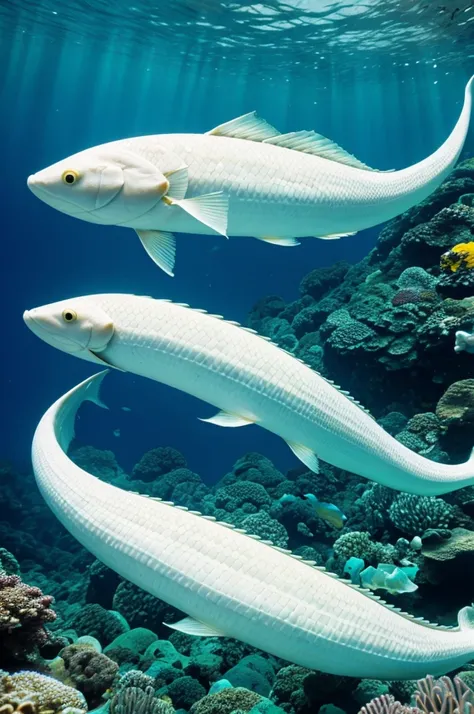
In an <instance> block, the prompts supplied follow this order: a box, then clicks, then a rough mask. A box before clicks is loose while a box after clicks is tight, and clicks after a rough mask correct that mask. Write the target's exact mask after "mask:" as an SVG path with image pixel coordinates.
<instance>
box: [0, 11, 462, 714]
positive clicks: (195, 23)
mask: <svg viewBox="0 0 474 714" xmlns="http://www.w3.org/2000/svg"><path fill="white" fill-rule="evenodd" d="M473 17H474V10H473V7H472V4H471V3H467V2H456V3H454V2H445V3H438V2H432V3H422V2H421V3H416V2H391V1H389V0H387V2H384V3H382V2H379V1H378V0H371V1H370V2H366V3H359V2H353V3H339V2H335V3H334V2H325V1H324V0H301V1H296V0H295V2H287V3H280V2H277V1H276V0H271V1H270V2H264V3H252V2H218V1H217V0H176V2H173V3H167V4H164V3H153V2H150V1H145V0H143V1H141V2H136V3H125V2H114V3H112V2H108V1H107V0H104V1H103V2H98V1H96V2H91V3H88V4H87V5H86V4H84V3H82V2H80V1H79V0H68V1H67V2H64V3H60V4H59V3H57V2H54V0H42V1H41V2H39V1H34V2H31V1H29V0H28V1H26V0H18V2H4V3H0V28H1V33H2V43H1V45H0V56H1V58H2V65H1V66H2V67H3V68H4V71H2V77H1V80H0V82H1V83H0V96H1V106H2V112H1V115H0V125H1V127H2V136H3V138H4V142H3V144H4V146H3V158H4V170H3V171H2V172H1V176H0V182H1V185H2V195H3V197H4V201H3V219H4V225H3V236H4V238H3V240H4V257H3V260H2V264H3V267H4V270H3V275H2V285H1V288H2V290H3V297H4V299H3V305H4V311H3V313H4V315H3V316H4V320H5V323H4V335H3V337H4V339H3V340H2V343H3V344H4V345H5V346H6V349H5V354H4V356H3V359H4V365H5V366H4V375H3V383H2V387H3V389H4V392H5V398H4V400H3V412H4V413H3V415H2V419H3V421H2V430H1V432H2V433H1V435H0V438H1V444H2V446H1V448H2V453H3V456H4V461H3V463H2V466H1V469H0V481H1V488H0V546H1V548H0V666H1V667H2V668H3V670H4V671H2V672H1V677H0V712H1V713H2V714H14V712H18V713H19V712H22V713H23V714H36V713H37V714H46V713H47V714H51V713H52V712H58V714H59V713H60V712H62V713H63V714H72V713H73V712H74V713H76V714H79V713H80V712H85V711H87V710H88V709H89V710H94V709H95V710H99V711H105V710H110V711H111V712H112V714H138V713H139V712H140V713H141V714H145V713H148V712H150V713H153V714H154V713H158V712H160V714H162V713H164V714H172V713H173V712H174V711H180V712H190V713H191V714H214V713H215V714H231V713H232V712H239V713H240V712H252V713H253V714H256V713H257V712H269V714H281V713H282V712H287V713H288V714H312V713H313V712H321V714H344V713H346V714H352V713H355V712H357V711H362V712H363V713H364V714H366V713H367V712H368V713H369V714H374V713H375V712H380V711H384V712H387V711H391V712H392V711H393V712H397V713H399V712H401V711H402V710H403V711H404V712H407V714H408V711H412V712H417V711H419V710H421V711H423V712H426V713H427V714H428V713H435V712H438V711H443V706H444V707H446V706H448V704H447V703H448V702H449V707H450V708H451V709H452V710H454V711H458V712H467V711H470V710H471V708H472V705H473V703H474V701H473V697H474V694H473V693H472V690H471V689H469V688H470V687H473V688H474V677H473V674H472V668H471V667H469V666H467V667H466V669H464V671H457V672H451V673H449V674H450V675H451V679H447V678H443V679H442V680H440V681H438V682H434V681H433V680H432V679H429V678H428V679H427V680H425V681H421V682H418V683H416V682H381V681H376V680H357V679H352V678H346V677H336V676H332V675H327V674H323V673H320V672H313V671H311V670H307V669H305V668H303V667H299V666H295V665H291V664H289V663H288V662H285V661H283V660H279V659H277V658H275V657H273V656H270V655H268V654H265V653H263V652H260V651H257V650H255V649H253V648H251V647H250V646H248V645H245V644H244V643H241V642H237V641H235V640H230V639H227V638H222V639H212V638H196V639H194V638H191V637H190V636H188V635H184V634H182V633H180V632H173V633H172V634H170V630H169V629H167V628H165V627H164V626H163V622H173V621H177V620H179V618H180V615H181V616H182V613H179V612H177V611H174V610H173V608H171V607H170V606H168V605H167V604H166V603H164V602H162V601H160V600H157V599H156V598H154V597H152V596H150V595H148V594H147V593H145V592H144V591H142V590H140V589H139V588H137V587H136V586H135V585H132V584H131V583H128V582H127V581H125V580H124V579H122V578H121V577H120V576H118V575H117V574H116V573H114V572H113V571H111V570H110V569H108V568H106V567H105V566H104V565H102V564H101V563H100V562H99V561H97V560H94V559H93V558H92V556H91V555H90V554H89V553H88V552H87V551H85V550H84V549H83V548H82V547H81V546H80V545H79V544H78V543H77V541H75V540H74V539H73V538H72V537H71V536H70V535H69V534H68V533H67V532H66V531H65V530H64V529H63V528H62V527H61V526H60V525H59V523H58V522H57V521H56V520H55V519H54V517H53V515H52V514H51V512H50V511H49V510H48V508H47V507H46V505H45V504H44V502H43V500H42V499H41V496H40V494H39V492H38V491H37V490H36V486H35V483H34V479H33V476H32V475H31V468H30V466H29V463H28V462H29V448H30V437H31V433H32V431H33V429H34V426H35V424H36V423H37V421H38V418H39V416H40V414H41V413H42V412H43V411H44V410H45V409H46V407H47V406H49V404H50V403H51V402H52V401H53V399H54V398H56V397H57V396H59V394H60V393H61V392H62V391H65V389H66V388H69V387H70V386H71V384H72V383H73V382H74V379H75V378H77V380H76V381H78V380H79V378H82V377H83V376H84V375H85V374H88V373H89V372H88V371H84V369H83V368H82V367H81V366H80V364H79V363H78V364H77V365H76V366H74V365H75V364H76V363H75V362H73V361H69V360H67V358H66V360H67V361H64V358H62V357H61V356H60V355H59V354H58V355H56V353H54V352H53V351H51V350H50V349H49V348H47V347H44V348H43V346H42V345H41V346H40V344H39V343H37V342H33V340H31V339H30V336H29V335H26V336H25V331H24V330H23V326H22V325H21V324H20V323H21V319H20V318H21V312H22V310H23V309H24V308H25V306H28V305H32V304H40V303H42V302H43V303H45V302H48V301H50V300H51V299H52V298H54V299H59V298H61V297H63V295H65V294H74V293H76V294H83V293H86V292H94V291H96V292H98V291H104V290H117V289H119V290H122V291H124V292H125V291H130V292H136V293H144V294H153V295H156V296H160V297H163V296H166V297H172V298H174V299H175V300H187V301H188V302H190V303H191V304H192V305H195V306H197V307H207V308H209V309H210V310H215V312H218V313H222V314H224V315H225V316H226V317H228V318H236V319H239V320H240V321H241V322H243V323H245V324H247V325H248V326H249V327H252V328H253V329H256V330H257V331H258V332H259V333H260V334H263V335H266V336H268V337H270V338H271V339H272V340H274V341H275V342H276V343H277V344H279V345H281V346H282V347H284V349H286V350H288V351H289V352H291V353H292V354H294V355H295V356H296V357H298V358H300V359H302V360H304V361H305V362H306V363H307V364H308V365H309V366H311V367H312V368H313V369H316V370H317V371H319V372H321V373H322V374H323V375H324V376H325V377H327V378H328V379H332V380H334V381H336V382H337V383H338V384H341V385H342V387H343V388H344V389H347V390H348V391H349V392H350V393H351V394H352V396H354V397H355V398H357V399H359V400H360V401H361V403H362V404H363V405H364V406H365V407H367V408H368V409H370V410H371V412H372V414H373V415H374V417H375V418H376V419H377V421H378V422H379V423H380V424H381V425H382V426H383V427H384V428H385V429H386V430H387V431H388V432H389V433H390V434H392V435H393V436H394V437H396V438H397V439H398V440H399V441H400V442H401V443H403V444H404V445H406V446H408V447H409V448H410V449H412V450H414V451H416V452H417V453H420V454H422V455H424V456H426V457H427V458H428V459H432V460H433V461H438V462H442V463H461V462H463V461H465V460H466V459H467V457H468V455H469V452H470V450H471V448H472V446H473V433H474V428H473V427H474V370H473V364H474V363H473V361H472V354H471V352H472V351H473V349H474V348H472V344H473V342H470V341H469V340H470V338H471V336H472V335H473V333H474V269H473V267H472V255H473V253H474V251H473V250H472V246H473V244H474V208H473V207H472V204H473V201H472V196H474V163H473V162H472V161H471V160H469V158H467V160H466V161H464V162H462V163H461V164H459V165H458V167H457V168H456V169H455V170H454V171H453V172H452V173H451V174H450V176H449V177H448V178H447V180H446V181H445V182H444V184H443V185H442V186H441V187H440V188H439V189H438V190H437V191H436V192H435V193H434V194H432V195H431V196H430V197H429V198H428V199H427V200H425V201H424V202H423V203H421V204H420V205H418V206H416V207H414V208H412V209H410V210H409V211H408V212H407V213H405V214H403V215H402V216H400V217H398V218H396V219H395V220H394V221H392V222H391V223H390V224H388V225H387V226H386V227H384V228H383V230H382V231H381V232H380V235H377V234H378V233H379V231H378V230H376V231H374V230H373V231H371V232H369V233H366V234H362V235H358V236H355V237H352V238H348V239H346V240H344V241H333V242H331V243H330V244H329V243H327V242H325V243H324V244H322V243H319V244H318V243H316V242H307V243H305V245H303V246H301V247H299V248H292V249H291V255H289V254H288V253H290V251H285V252H283V250H282V249H280V248H275V249H272V248H271V247H270V246H266V245H260V244H257V243H256V242H253V241H251V242H249V243H245V245H244V244H242V243H240V242H239V241H229V243H230V245H229V246H226V245H224V242H225V239H220V238H219V239H218V238H212V239H205V241H206V242H205V243H202V244H201V243H199V245H195V246H193V245H192V244H191V243H192V242H191V241H188V242H186V244H185V243H184V241H183V244H182V246H181V248H182V252H183V254H184V255H183V257H182V259H181V264H180V271H181V272H182V275H181V276H179V277H177V278H176V279H175V280H176V282H175V284H173V285H171V284H170V283H169V282H166V280H167V279H166V278H165V277H164V276H163V277H162V276H161V275H159V276H157V275H156V273H155V271H154V269H153V266H152V265H148V264H147V261H146V258H145V257H143V256H141V255H138V252H139V251H135V249H134V246H132V245H128V244H129V243H132V241H125V240H122V237H121V234H120V232H119V231H118V229H117V230H116V231H115V233H113V234H112V235H110V236H109V235H107V234H106V230H105V229H102V228H101V227H100V226H99V227H95V226H91V227H88V226H87V225H82V226H78V225H76V224H75V222H74V221H73V220H72V219H69V218H67V217H62V216H60V215H59V214H57V215H55V214H54V213H53V212H50V211H49V209H47V208H46V207H45V208H43V207H42V206H41V205H40V204H39V202H38V205H37V204H36V202H35V201H34V199H33V198H32V197H30V196H28V195H27V194H26V191H25V189H24V181H25V178H26V176H27V175H28V174H30V173H32V172H33V171H35V170H36V169H37V168H38V167H40V166H42V165H47V164H50V163H52V162H53V161H55V160H57V159H59V158H60V157H61V156H63V155H64V156H66V155H70V154H71V153H72V152H73V151H76V150H80V149H82V148H85V147H87V146H91V145H94V144H98V143H100V142H102V141H108V140H110V139H114V138H121V137H123V136H129V135H130V136H131V135H133V134H146V133H150V134H151V133H157V132H158V131H170V132H171V131H173V132H174V131H206V130H208V129H210V128H212V126H215V125H216V124H218V123H219V122H221V121H226V120H228V119H230V118H232V117H234V116H238V115H239V114H243V113H244V112H246V111H249V110H251V109H254V108H257V109H258V110H259V113H261V114H262V116H264V117H265V118H268V119H269V120H271V121H272V122H274V123H275V125H278V126H279V128H281V129H282V130H283V131H285V130H286V131H292V130H295V129H300V128H304V129H312V128H314V129H316V130H317V131H322V132H323V133H324V134H325V135H327V136H330V137H331V138H332V139H334V140H337V141H338V142H340V143H341V144H342V145H343V146H344V147H345V148H348V149H350V150H351V151H353V152H354V153H355V154H356V155H357V156H358V157H360V158H362V159H363V160H364V161H367V163H368V164H370V165H374V166H377V167H379V168H385V169H389V168H393V167H396V168H402V167H403V166H406V165H409V164H410V163H414V161H416V160H419V159H421V158H422V157H424V156H425V155H428V154H429V153H430V151H432V150H433V148H435V147H436V146H438V145H439V144H440V143H441V142H442V140H443V139H444V138H445V137H446V136H447V135H448V133H449V131H450V129H451V128H452V125H453V123H454V121H455V118H456V117H457V115H458V113H459V108H460V106H459V102H460V97H461V90H462V87H463V86H464V84H465V80H466V79H467V78H468V76H469V74H471V73H472V56H473V55H474V52H473V44H472V18H473ZM469 156H470V149H469V144H467V146H466V149H465V152H464V156H463V158H466V157H469ZM111 230H112V229H111ZM114 230H115V229H114ZM103 232H105V234H104V235H102V234H103ZM224 248H226V251H228V255H225V252H226V251H224ZM297 251H299V252H297ZM282 253H283V254H282ZM298 286H299V287H298ZM252 305H253V307H252ZM455 343H456V344H457V345H458V347H459V350H458V351H457V352H456V353H455V352H454V346H455ZM86 369H87V367H86ZM114 384H115V385H116V386H115V387H114V390H112V388H110V390H109V391H110V397H111V399H110V403H111V407H112V408H111V411H110V414H107V415H105V416H102V417H101V418H99V417H97V416H96V415H94V414H93V412H92V411H90V412H89V411H87V412H86V410H84V414H83V418H82V419H80V420H79V424H78V439H77V441H76V442H74V443H73V445H72V448H71V451H70V456H71V458H72V459H73V460H74V461H75V462H76V463H77V464H78V465H80V466H81V467H82V468H84V469H85V470H88V471H90V472H91V473H93V474H95V475H97V476H98V477H99V478H101V479H103V480H105V481H107V482H108V483H112V484H114V485H116V486H119V487H120V488H122V489H126V490H131V491H138V492H140V493H144V494H149V495H151V496H154V497H159V498H162V499H165V500H172V501H174V502H175V503H176V504H178V505H182V506H186V507H188V508H190V509H195V510H199V511H201V512H202V513H204V514H206V515H210V516H214V517H215V518H217V519H218V520H222V521H225V522H227V523H231V524H234V525H235V526H237V527H239V528H243V529H245V530H247V531H248V532H250V533H253V534H256V535H259V536H260V537H261V538H263V539H265V540H267V539H268V540H271V541H273V543H275V545H277V546H279V547H281V548H288V549H291V550H292V551H293V552H294V553H295V554H297V555H300V556H302V557H303V558H305V559H308V560H312V561H315V563H316V564H317V565H319V566H325V567H326V568H327V569H328V570H329V571H330V572H334V573H336V574H337V575H339V576H341V577H346V578H348V573H347V571H346V574H345V566H346V564H347V562H348V561H349V560H350V559H351V558H355V559H359V560H363V563H364V567H366V568H368V567H372V568H374V569H378V568H379V566H384V565H385V566H392V567H395V568H399V569H401V568H405V569H409V571H410V572H411V573H412V574H413V573H414V576H412V577H414V580H415V583H416V585H417V589H416V590H414V591H412V592H398V593H397V592H388V591H387V590H386V589H385V590H380V591H378V592H379V594H381V595H382V596H383V597H384V599H386V600H387V602H390V603H392V604H394V605H396V606H398V607H400V608H401V609H402V610H406V611H409V612H411V613H413V614H414V615H416V616H422V617H426V618H428V619H429V620H431V621H436V622H439V623H441V624H445V625H454V624H455V622H456V614H457V611H458V610H459V609H460V608H461V607H463V606H464V605H466V604H469V603H470V602H471V601H472V600H473V599H474V597H473V595H474V582H473V577H472V572H473V564H474V493H473V489H472V487H468V488H465V489H462V490H460V491H458V492H456V493H454V494H451V495H449V496H446V497H443V498H429V497H420V496H415V495H412V494H403V493H398V492H395V491H391V490H390V489H387V488H385V487H383V486H380V485H379V484H373V483H370V482H369V483H368V482H367V481H365V480H363V479H361V478H359V477H356V476H354V475H352V474H350V473H347V472H342V471H340V470H338V469H335V468H333V467H330V466H328V465H326V464H324V463H323V464H322V467H321V472H320V474H318V475H316V474H314V473H312V472H310V471H308V470H306V469H305V467H304V466H302V465H300V464H299V463H297V462H296V461H295V460H293V459H292V458H291V457H290V456H288V455H287V454H286V452H284V451H283V450H280V449H279V447H278V445H276V444H275V441H274V440H273V439H271V438H270V437H268V438H266V437H265V435H264V433H263V432H262V431H259V432H258V433H257V430H254V431H253V432H252V434H250V435H249V434H247V435H245V434H243V435H241V434H240V433H239V434H237V435H236V434H235V433H233V434H231V435H227V434H219V435H218V436H213V434H214V433H215V432H213V431H209V427H207V428H206V426H205V425H202V426H200V425H195V422H194V417H195V416H196V415H198V411H197V410H198V409H199V407H200V405H198V407H197V408H196V407H195V405H194V404H192V403H190V402H189V400H183V399H181V398H180V397H179V396H178V397H174V398H173V399H170V395H169V394H168V392H166V391H165V390H162V391H158V389H156V390H155V389H154V390H153V394H151V392H152V390H151V389H150V388H149V387H148V386H146V385H145V386H143V385H141V384H140V383H139V382H138V381H136V380H133V381H130V382H127V381H125V380H124V383H123V386H118V381H116V382H115V383H114ZM112 391H114V393H113V394H112ZM171 402H173V403H172V404H171ZM124 408H125V410H124ZM130 408H131V411H128V410H130ZM199 415H200V414H199ZM231 431H234V432H235V430H231ZM240 431H244V432H245V431H247V430H239V432H240ZM114 433H115V436H114ZM260 452H261V453H260ZM263 454H266V455H263ZM307 494H313V495H315V496H316V497H317V498H318V499H319V501H321V502H323V503H325V504H330V505H332V506H333V507H334V508H335V509H338V512H339V513H341V514H344V516H345V518H346V519H345V520H344V522H343V523H342V528H341V527H336V526H335V525H334V524H333V523H331V519H329V520H328V519H325V518H324V517H321V516H320V515H318V512H317V511H316V510H315V508H314V505H312V503H311V500H310V499H308V498H305V496H306V495H307ZM285 495H286V496H292V497H293V498H284V496H285ZM339 525H341V524H338V526H339ZM354 577H358V576H357V574H356V575H355V576H354ZM427 674H429V672H427ZM451 709H450V710H451Z"/></svg>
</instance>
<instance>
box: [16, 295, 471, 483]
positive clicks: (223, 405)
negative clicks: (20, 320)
mask: <svg viewBox="0 0 474 714" xmlns="http://www.w3.org/2000/svg"><path fill="white" fill-rule="evenodd" d="M69 309H71V310H72V311H74V313H75V314H77V316H78V323H80V321H81V320H84V321H87V320H88V319H89V317H90V316H94V315H95V314H99V315H100V316H101V318H100V319H101V320H102V322H103V323H104V324H107V326H108V332H107V335H106V338H104V340H103V343H101V344H100V346H98V347H96V349H95V350H94V349H91V343H89V344H88V346H87V345H86V347H88V349H79V347H78V346H77V342H74V343H72V342H71V343H68V341H67V339H68V334H69V329H70V328H71V329H72V328H73V325H72V326H69V327H68V325H67V324H61V323H62V318H61V311H62V314H63V315H64V314H65V313H67V311H68V310H69ZM56 314H58V315H59V318H56ZM25 321H26V323H27V324H28V326H29V327H30V329H31V330H32V331H33V332H35V333H36V334H37V335H38V336H39V337H41V338H42V339H43V340H45V341H46V342H48V343H49V344H51V345H53V346H56V347H59V348H60V349H64V350H65V351H67V352H74V354H76V356H78V357H82V358H83V359H87V360H92V361H96V362H99V363H102V364H106V365H110V366H113V367H116V368H118V369H121V370H124V371H126V372H132V373H134V374H138V375H141V376H143V377H148V378H150V379H154V380H156V381H159V382H163V383H164V384H168V385H169V386H171V387H174V388H176V389H179V390H181V391H183V392H187V393H188V394H191V395H193V396H195V397H198V398H199V399H202V400H203V401H205V402H208V403H209V404H212V405H214V406H215V407H217V408H218V409H220V410H222V411H223V412H224V413H225V414H226V415H228V420H227V421H226V419H225V418H224V419H218V420H217V421H218V423H221V424H222V425H228V426H241V425H244V424H249V423H255V424H258V425H259V426H261V427H263V428H264V429H268V431H271V432H273V433H274V434H277V435H278V436H280V437H282V438H283V439H284V440H285V441H286V442H287V443H288V444H289V445H290V447H291V448H292V449H293V450H294V451H295V453H296V454H297V456H298V457H299V458H300V459H301V460H302V461H303V462H304V463H306V465H307V466H309V467H310V468H313V470H317V458H320V459H323V460H324V461H327V462H328V463H330V464H333V465H334V466H337V467H339V468H342V469H346V470H347V471H351V472H353V473H356V474H359V475H360V476H363V477H365V478H368V479H372V480H374V481H378V482H379V483H382V484H385V485H386V486H389V487H391V488H394V489H396V490H398V491H407V492H410V493H417V494H424V495H436V494H442V493H447V492H450V491H454V490H457V489H459V488H462V487H463V486H467V485H469V484H474V461H473V460H472V458H471V459H470V460H469V461H467V462H466V463H465V464H459V465H455V466H454V465H445V464H440V463H436V462H433V461H430V460H428V459H426V458H424V457H423V456H420V455H418V454H416V453H415V452H413V451H411V450H410V449H408V448H406V447H405V446H404V445H403V444H401V443H400V442H398V441H397V440H396V439H394V438H393V437H392V436H390V434H388V433H387V432H386V431H384V429H382V427H381V426H379V425H378V424H377V423H376V422H375V421H374V420H373V419H372V417H371V416H370V415H369V414H367V413H366V412H365V411H364V410H363V409H362V408H361V407H360V406H359V405H358V404H357V403H355V402H354V401H353V400H351V399H350V398H348V397H347V396H346V395H345V394H343V393H341V391H340V390H339V389H338V388H336V387H335V386H334V385H333V384H331V383H329V382H328V381H327V380H325V379H324V378H323V377H322V376H321V375H319V374H317V373H316V372H314V371H313V370H312V369H310V368H309V367H308V366H307V365H305V364H303V363H302V362H300V361H299V360H298V359H296V358H295V357H294V356H293V355H291V354H289V353H287V352H285V351H284V350H282V349H280V348H279V347H278V346H277V345H275V344H273V343H272V342H270V341H268V340H266V339H265V338H262V337H260V336H259V335H257V334H255V333H254V332H253V331H249V330H247V329H245V328H242V327H240V326H238V325H236V324H235V323H229V322H227V321H225V320H223V319H221V318H219V317H216V316H213V315H209V314H207V313H205V312H202V311H199V310H193V309H191V308H189V307H187V306H183V305H179V304H174V303H171V302H168V301H164V300H154V299H153V298H148V297H138V296H136V295H121V294H105V295H90V296H84V297H80V298H72V299H71V300H65V301H61V302H60V303H54V304H52V305H49V306H44V307H41V308H36V309H34V310H30V311H28V312H26V313H25ZM50 321H51V324H49V323H50ZM58 321H59V323H60V324H59V326H58ZM87 339H89V338H87ZM71 345H72V347H71ZM97 345H98V343H97ZM213 438H219V434H218V433H216V427H214V426H209V439H213ZM314 455H316V457H317V458H316V457H315V456H314Z"/></svg>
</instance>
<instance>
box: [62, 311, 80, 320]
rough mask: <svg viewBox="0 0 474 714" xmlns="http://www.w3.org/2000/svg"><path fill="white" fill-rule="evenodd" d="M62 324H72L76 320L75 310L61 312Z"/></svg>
mask: <svg viewBox="0 0 474 714" xmlns="http://www.w3.org/2000/svg"><path fill="white" fill-rule="evenodd" d="M63 320H64V322H74V321H75V320H77V312H76V311H75V310H68V309H66V310H63Z"/></svg>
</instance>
